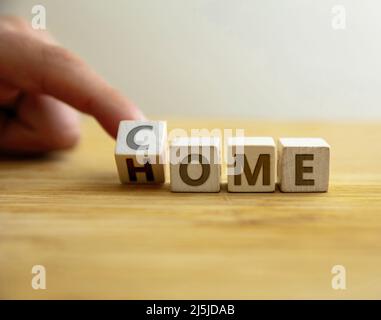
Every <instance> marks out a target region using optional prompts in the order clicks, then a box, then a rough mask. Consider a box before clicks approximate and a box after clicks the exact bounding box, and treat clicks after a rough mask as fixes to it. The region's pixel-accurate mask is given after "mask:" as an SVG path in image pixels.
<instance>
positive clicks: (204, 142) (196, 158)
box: [169, 137, 221, 192]
mask: <svg viewBox="0 0 381 320" xmlns="http://www.w3.org/2000/svg"><path fill="white" fill-rule="evenodd" d="M169 154H170V176H171V190H172V191H173V192H219V191H220V180H221V157H220V139H219V138H216V137H192V138H178V139H175V140H174V141H173V142H172V143H171V145H170V151H169Z"/></svg>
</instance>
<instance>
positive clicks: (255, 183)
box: [228, 137, 277, 192]
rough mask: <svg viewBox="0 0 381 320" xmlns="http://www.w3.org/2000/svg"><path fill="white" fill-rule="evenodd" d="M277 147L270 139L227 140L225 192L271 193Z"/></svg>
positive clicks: (241, 138) (273, 189)
mask: <svg viewBox="0 0 381 320" xmlns="http://www.w3.org/2000/svg"><path fill="white" fill-rule="evenodd" d="M276 156H277V155H276V146H275V141H274V139H273V138H269V137H234V138H230V139H229V140H228V191H229V192H274V191H275V182H276V181H275V180H276Z"/></svg>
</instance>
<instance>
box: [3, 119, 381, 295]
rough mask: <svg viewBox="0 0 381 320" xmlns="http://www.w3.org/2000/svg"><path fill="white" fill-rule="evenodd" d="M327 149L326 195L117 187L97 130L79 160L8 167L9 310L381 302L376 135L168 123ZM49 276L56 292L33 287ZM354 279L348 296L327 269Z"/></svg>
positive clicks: (357, 128)
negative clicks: (58, 303) (213, 301)
mask: <svg viewBox="0 0 381 320" xmlns="http://www.w3.org/2000/svg"><path fill="white" fill-rule="evenodd" d="M168 124H169V128H174V127H181V128H187V129H189V128H191V127H194V128H210V129H211V128H221V129H222V128H244V129H245V131H246V134H253V135H270V136H273V137H279V136H321V137H324V138H326V139H327V141H328V142H329V143H330V144H331V146H332V158H331V160H332V166H331V169H332V170H331V171H332V174H331V187H330V191H329V192H328V193H326V194H282V193H279V192H276V193H274V194H229V193H227V192H226V188H224V189H223V191H222V192H221V193H218V194H174V193H171V192H170V191H169V187H168V185H165V186H164V187H161V188H158V187H152V186H151V187H149V186H147V187H140V186H122V185H120V184H119V181H118V178H117V171H116V167H115V163H114V155H113V148H114V141H112V140H111V139H110V138H109V137H107V136H106V135H105V134H104V133H103V131H102V129H100V128H99V127H98V125H97V124H95V122H93V121H92V120H91V121H90V120H86V121H85V123H84V131H83V139H82V143H81V144H80V146H79V147H78V148H76V149H75V150H74V151H72V152H67V153H61V154H56V155H51V156H49V157H47V158H43V159H29V160H20V159H19V160H15V159H2V160H1V161H0V181H1V185H0V298H32V299H39V298H53V299H56V298H73V299H76V298H127V299H131V298H134V299H140V298H149V299H151V298H164V299H167V298H171V299H172V298H180V299H182V298H199V299H203V298H224V299H230V298H243V299H253V298H381V147H380V141H381V130H380V129H381V126H380V124H379V123H373V124H372V123H363V124H355V123H276V122H256V121H238V120H229V121H223V120H216V121H200V120H193V121H191V120H189V121H182V120H176V119H173V120H169V122H168ZM33 265H43V266H45V268H46V272H47V289H46V290H33V289H32V287H31V279H32V274H31V270H32V267H33ZM334 265H343V266H344V267H345V268H346V286H347V289H346V290H333V289H332V287H331V279H332V277H333V275H332V274H331V269H332V267H333V266H334Z"/></svg>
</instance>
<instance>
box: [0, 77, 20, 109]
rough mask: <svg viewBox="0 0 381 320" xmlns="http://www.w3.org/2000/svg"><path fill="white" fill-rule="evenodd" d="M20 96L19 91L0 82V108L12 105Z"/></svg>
mask: <svg viewBox="0 0 381 320" xmlns="http://www.w3.org/2000/svg"><path fill="white" fill-rule="evenodd" d="M19 94H20V89H18V88H16V87H13V86H11V85H9V84H7V83H5V82H2V81H0V107H1V106H5V105H8V104H11V103H13V102H14V101H15V100H16V99H17V97H18V96H19Z"/></svg>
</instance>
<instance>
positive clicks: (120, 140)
mask: <svg viewBox="0 0 381 320" xmlns="http://www.w3.org/2000/svg"><path fill="white" fill-rule="evenodd" d="M166 141H167V124H166V122H165V121H121V122H120V124H119V130H118V137H117V140H116V148H115V161H116V165H117V168H118V172H119V178H120V181H121V182H122V183H127V184H130V183H131V184H146V183H164V182H165V164H166V162H167V161H166V143H167V142H166Z"/></svg>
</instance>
